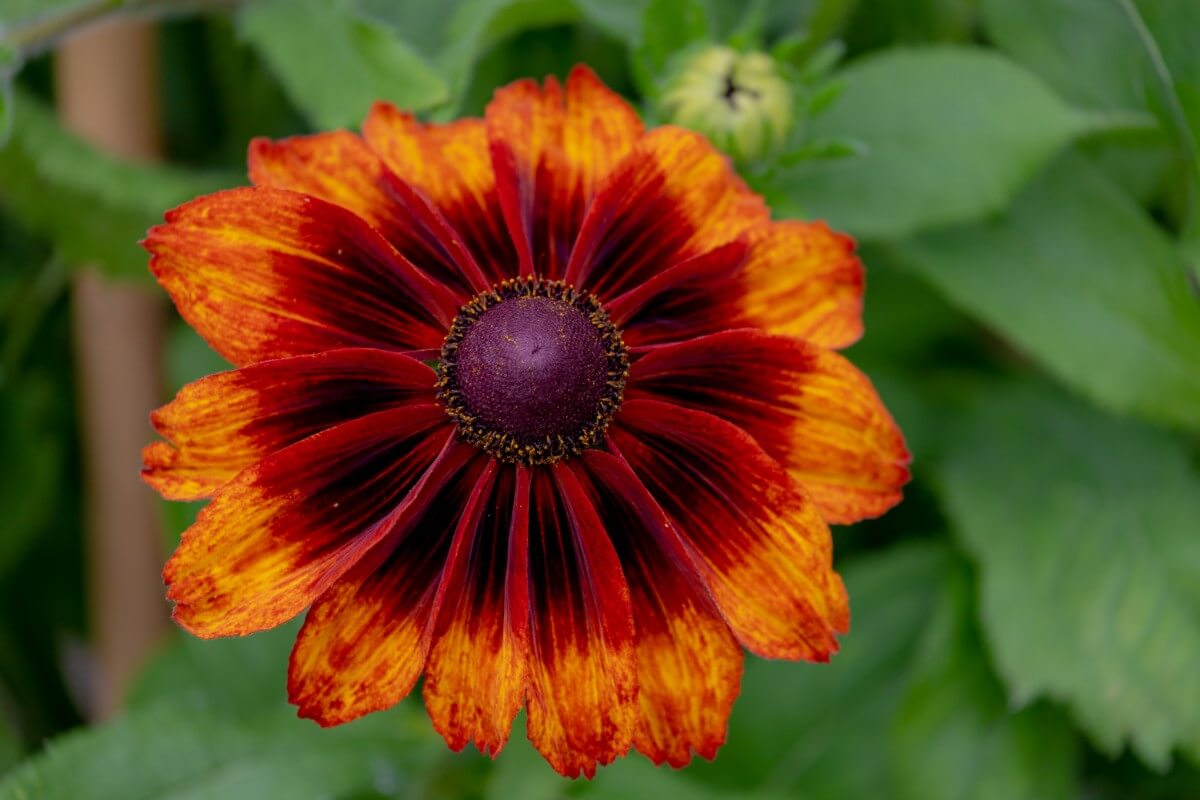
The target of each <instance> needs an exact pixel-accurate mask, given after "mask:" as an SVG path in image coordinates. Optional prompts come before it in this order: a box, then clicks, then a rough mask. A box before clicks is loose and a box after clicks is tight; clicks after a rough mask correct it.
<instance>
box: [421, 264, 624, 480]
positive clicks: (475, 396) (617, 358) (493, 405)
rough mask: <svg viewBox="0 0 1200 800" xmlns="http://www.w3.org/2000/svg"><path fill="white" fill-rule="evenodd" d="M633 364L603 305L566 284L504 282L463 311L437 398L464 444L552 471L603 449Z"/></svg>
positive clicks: (447, 347)
mask: <svg viewBox="0 0 1200 800" xmlns="http://www.w3.org/2000/svg"><path fill="white" fill-rule="evenodd" d="M628 371H629V355H628V352H627V351H626V349H625V344H624V343H623V342H622V341H621V334H620V333H619V332H618V331H617V329H616V327H614V326H613V324H612V322H610V321H609V319H608V314H606V313H605V312H604V309H603V308H602V307H601V306H600V303H599V301H597V300H596V299H595V298H594V297H592V296H591V295H589V294H586V293H583V292H578V291H576V290H575V289H574V288H572V287H570V286H567V285H565V284H563V283H562V282H561V281H543V280H540V279H521V280H510V281H505V282H504V283H502V284H500V285H499V286H497V287H496V288H494V289H493V290H491V291H488V292H484V293H483V294H480V295H477V296H476V297H475V298H474V299H473V300H471V302H469V303H467V304H466V305H465V306H463V307H462V309H460V310H459V312H458V316H457V317H455V319H454V324H453V325H452V326H451V327H450V333H449V334H448V335H447V336H446V340H445V342H443V344H442V358H441V363H440V365H439V367H438V374H439V380H438V384H437V386H438V397H439V398H440V399H441V401H442V403H443V404H445V406H446V412H447V413H448V414H449V415H450V416H451V417H452V418H453V419H454V420H455V422H457V423H458V431H459V435H460V436H461V437H462V438H463V439H464V440H465V441H468V442H470V443H472V444H475V445H477V446H479V447H481V448H483V449H484V450H486V451H487V452H489V453H491V454H492V455H494V456H495V457H497V458H499V459H500V460H502V461H507V462H511V463H521V464H545V463H549V462H552V461H557V460H559V459H562V458H565V457H567V456H571V455H576V454H578V453H580V452H581V451H582V450H584V449H585V448H588V447H597V446H599V445H600V444H601V443H603V441H604V433H605V431H606V430H607V429H608V423H609V422H610V421H611V420H612V415H613V414H614V413H615V412H616V410H617V408H618V407H619V406H620V405H621V398H622V392H623V390H624V388H625V377H626V375H627V374H628Z"/></svg>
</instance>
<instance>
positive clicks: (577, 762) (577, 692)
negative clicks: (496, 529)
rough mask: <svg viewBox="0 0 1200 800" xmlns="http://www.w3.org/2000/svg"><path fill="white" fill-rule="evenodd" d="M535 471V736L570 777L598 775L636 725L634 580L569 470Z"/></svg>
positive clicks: (531, 722)
mask: <svg viewBox="0 0 1200 800" xmlns="http://www.w3.org/2000/svg"><path fill="white" fill-rule="evenodd" d="M531 477H532V480H531V488H530V524H529V571H528V575H529V597H530V608H531V616H532V623H531V629H530V644H531V652H530V659H529V699H528V705H527V714H528V733H529V740H530V741H531V742H533V745H534V747H536V748H537V749H538V751H539V752H541V754H542V755H543V756H544V757H545V758H546V760H547V761H548V762H550V765H551V766H552V767H554V769H556V770H558V771H559V772H560V773H562V774H563V775H565V776H567V777H569V778H574V777H577V776H578V775H580V774H581V773H582V774H584V775H586V776H588V777H591V776H593V775H594V774H595V772H596V767H597V766H598V765H603V764H608V763H611V762H612V761H613V760H614V759H616V758H617V757H619V756H622V755H624V754H625V753H626V752H628V750H629V747H630V744H631V743H632V741H633V734H634V731H635V729H636V725H637V662H636V653H635V644H636V640H635V637H634V627H633V616H632V609H631V606H630V597H629V586H628V584H626V582H625V576H624V575H623V574H622V572H621V566H620V562H619V561H618V559H617V554H616V552H615V550H614V549H613V545H612V541H611V540H610V539H609V537H608V533H607V532H606V531H605V530H604V527H603V525H602V523H601V522H600V519H599V517H598V516H597V513H596V510H595V508H593V506H592V504H591V501H590V500H589V499H588V497H587V496H586V494H585V493H584V490H583V489H582V487H581V486H580V485H579V482H578V480H577V479H576V478H575V476H574V475H573V474H572V473H571V471H570V470H569V469H567V468H566V467H565V466H564V465H563V464H562V463H559V464H556V465H554V466H552V467H545V468H534V469H533V470H532V476H531Z"/></svg>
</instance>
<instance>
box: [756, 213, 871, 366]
mask: <svg viewBox="0 0 1200 800" xmlns="http://www.w3.org/2000/svg"><path fill="white" fill-rule="evenodd" d="M746 240H747V243H748V245H749V250H748V252H747V255H746V263H745V266H744V267H743V270H742V275H741V281H740V282H741V284H742V292H743V293H744V296H743V297H742V299H741V309H740V310H741V312H742V315H744V316H743V319H744V320H745V323H746V324H749V325H754V326H756V327H759V328H763V329H764V330H767V331H769V332H771V333H780V334H786V335H788V336H796V337H798V338H801V339H806V340H808V341H810V342H813V343H815V344H819V345H822V346H824V347H831V348H835V349H840V348H843V347H848V346H849V345H851V344H854V342H856V341H858V338H859V337H860V336H862V295H863V283H864V279H863V268H862V263H861V262H860V261H859V260H858V257H857V256H856V255H855V254H854V240H853V239H851V238H850V237H849V236H846V235H844V234H840V233H836V232H834V231H832V230H830V229H829V226H828V225H826V224H825V223H823V222H799V221H788V222H773V223H771V224H769V225H761V226H759V227H757V228H755V229H753V230H751V231H749V232H748V233H747V236H746Z"/></svg>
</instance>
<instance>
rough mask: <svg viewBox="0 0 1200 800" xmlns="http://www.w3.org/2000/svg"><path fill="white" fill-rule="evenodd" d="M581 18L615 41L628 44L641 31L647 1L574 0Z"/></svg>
mask: <svg viewBox="0 0 1200 800" xmlns="http://www.w3.org/2000/svg"><path fill="white" fill-rule="evenodd" d="M575 2H576V4H577V5H578V6H579V10H580V12H581V13H582V14H583V18H584V19H585V20H587V21H588V22H590V23H592V24H593V25H595V26H596V27H597V28H599V29H600V30H602V31H604V32H605V33H607V34H608V35H609V36H612V37H613V38H615V39H619V40H622V41H626V42H630V41H633V40H634V39H636V38H637V36H638V33H639V32H640V31H641V29H642V19H643V16H642V15H643V14H645V12H646V6H647V5H649V0H575Z"/></svg>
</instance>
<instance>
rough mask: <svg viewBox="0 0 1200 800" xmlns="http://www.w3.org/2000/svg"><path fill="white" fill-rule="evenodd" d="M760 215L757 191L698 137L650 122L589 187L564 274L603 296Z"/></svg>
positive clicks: (729, 236) (763, 212)
mask: <svg viewBox="0 0 1200 800" xmlns="http://www.w3.org/2000/svg"><path fill="white" fill-rule="evenodd" d="M768 219H769V213H768V211H767V207H766V206H765V205H764V204H763V201H762V198H761V197H759V196H758V195H756V194H754V193H753V192H752V191H750V189H749V188H748V187H747V186H746V184H745V183H743V182H742V180H741V178H739V177H738V176H737V173H736V172H734V170H733V167H731V166H730V164H729V161H728V160H727V159H726V158H725V157H724V156H723V155H721V154H720V153H719V152H718V151H717V150H716V149H714V148H713V146H712V145H711V144H709V142H708V141H707V140H706V139H704V138H703V137H702V136H700V135H699V134H695V133H692V132H690V131H685V130H683V129H680V128H672V127H662V128H656V129H655V130H653V131H650V132H649V133H647V134H646V135H645V136H643V137H642V138H641V140H640V141H638V143H637V145H636V146H635V147H634V148H633V151H632V152H631V153H630V154H629V155H628V156H626V157H625V159H624V160H623V161H622V162H621V163H620V164H619V165H617V167H616V168H615V169H614V170H613V172H612V173H611V174H610V175H609V176H608V178H607V179H606V180H605V181H604V184H603V185H602V186H601V187H600V189H599V190H598V191H597V193H596V199H595V200H594V201H593V203H592V205H591V207H590V208H589V209H588V212H587V215H586V216H585V217H584V220H583V225H582V228H581V230H580V233H579V241H578V243H577V244H576V245H575V250H574V251H573V252H572V254H571V262H570V265H569V266H568V268H567V273H566V280H567V282H568V283H573V284H575V285H576V286H579V287H581V288H583V289H586V290H588V291H589V292H592V293H593V294H595V295H597V296H598V297H600V298H601V299H602V300H608V299H610V298H613V297H616V296H618V295H620V294H622V293H624V292H627V291H629V290H630V289H632V288H634V287H636V286H638V285H639V284H641V283H644V282H645V281H647V280H649V279H650V278H652V277H653V276H654V275H656V274H658V273H659V272H661V271H663V270H664V269H667V268H669V267H672V266H674V265H675V264H679V263H681V262H683V261H686V260H688V259H689V258H694V257H695V256H698V255H701V254H703V253H706V252H708V251H709V250H713V249H715V248H717V247H720V246H721V245H723V244H727V243H729V242H732V241H734V240H735V239H737V238H738V237H740V236H741V235H742V234H743V233H744V232H746V231H747V230H749V229H750V228H752V227H755V226H757V225H760V224H762V223H764V222H766V221H767V220H768Z"/></svg>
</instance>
